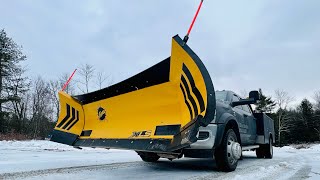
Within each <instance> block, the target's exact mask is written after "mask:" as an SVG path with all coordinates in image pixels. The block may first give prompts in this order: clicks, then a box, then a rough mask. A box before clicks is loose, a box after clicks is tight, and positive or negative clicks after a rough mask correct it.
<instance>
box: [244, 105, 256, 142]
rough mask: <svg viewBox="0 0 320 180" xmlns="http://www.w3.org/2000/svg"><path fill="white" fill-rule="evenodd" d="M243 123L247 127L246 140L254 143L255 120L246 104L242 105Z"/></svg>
mask: <svg viewBox="0 0 320 180" xmlns="http://www.w3.org/2000/svg"><path fill="white" fill-rule="evenodd" d="M242 109H243V117H244V124H245V126H246V127H247V130H248V131H247V142H248V144H254V143H255V142H256V136H257V122H256V118H254V116H253V114H252V112H251V110H250V108H249V106H248V105H242Z"/></svg>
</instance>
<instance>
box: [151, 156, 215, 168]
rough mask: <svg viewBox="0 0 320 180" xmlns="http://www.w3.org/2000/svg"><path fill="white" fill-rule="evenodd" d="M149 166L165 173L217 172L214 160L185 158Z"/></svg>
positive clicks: (163, 161)
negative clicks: (178, 171) (179, 171)
mask: <svg viewBox="0 0 320 180" xmlns="http://www.w3.org/2000/svg"><path fill="white" fill-rule="evenodd" d="M151 164H152V166H149V167H150V168H152V169H153V170H157V171H159V170H164V171H177V170H181V171H212V170H216V171H218V169H217V166H216V162H215V160H213V159H189V158H183V159H179V160H173V161H169V160H166V159H160V160H159V161H158V162H156V163H151Z"/></svg>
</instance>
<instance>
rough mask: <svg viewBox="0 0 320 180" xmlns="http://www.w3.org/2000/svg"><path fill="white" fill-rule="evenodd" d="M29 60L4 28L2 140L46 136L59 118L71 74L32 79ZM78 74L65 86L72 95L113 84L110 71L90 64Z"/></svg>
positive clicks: (0, 36)
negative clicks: (60, 95)
mask: <svg viewBox="0 0 320 180" xmlns="http://www.w3.org/2000/svg"><path fill="white" fill-rule="evenodd" d="M26 60H27V57H26V56H25V55H24V54H23V53H22V47H21V46H19V45H18V44H16V43H15V42H14V41H13V40H12V38H10V37H8V36H7V33H6V32H5V30H4V29H2V30H0V140H3V139H12V138H14V139H31V138H33V139H34V138H41V139H43V138H45V137H47V136H48V134H49V133H50V132H51V131H52V129H53V128H54V126H55V123H56V121H57V119H58V117H59V112H60V111H59V110H60V109H59V108H60V107H59V99H58V91H59V90H61V88H62V86H63V84H64V83H65V82H66V81H67V80H68V78H69V76H70V75H69V74H68V73H64V74H62V75H61V76H60V77H58V78H57V79H52V80H46V79H44V78H42V77H41V76H38V77H34V78H29V77H27V75H26V69H25V67H23V66H22V62H23V61H26ZM77 75H78V78H75V79H74V80H73V81H71V82H70V83H69V85H68V86H67V88H66V89H65V91H66V92H67V93H68V94H71V95H74V94H81V93H87V92H89V91H92V90H97V89H101V88H103V87H104V86H106V85H109V84H110V83H111V78H110V77H109V76H108V75H107V74H105V73H104V72H103V71H97V70H96V69H95V68H94V67H93V66H92V65H89V64H84V65H82V66H81V67H80V68H79V69H78V71H77ZM93 88H95V89H93Z"/></svg>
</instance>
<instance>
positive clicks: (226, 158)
mask: <svg viewBox="0 0 320 180" xmlns="http://www.w3.org/2000/svg"><path fill="white" fill-rule="evenodd" d="M231 141H233V142H238V139H237V135H236V133H235V132H234V130H233V129H228V130H227V131H226V133H225V135H224V137H223V139H222V142H221V146H220V147H218V148H217V149H216V151H215V160H216V164H217V167H218V169H219V170H220V171H224V172H230V171H234V170H235V169H236V168H237V165H238V159H235V158H233V156H232V155H230V153H231V152H229V150H228V149H230V148H228V145H229V146H230V142H231Z"/></svg>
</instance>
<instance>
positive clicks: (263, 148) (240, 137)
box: [138, 91, 275, 172]
mask: <svg viewBox="0 0 320 180" xmlns="http://www.w3.org/2000/svg"><path fill="white" fill-rule="evenodd" d="M215 94H216V113H215V114H216V115H215V117H214V119H213V120H212V121H211V123H210V124H209V125H208V126H206V127H200V128H199V132H198V135H197V139H198V140H197V142H195V143H193V144H191V145H190V147H187V148H185V149H183V151H182V154H183V155H184V157H190V158H214V159H215V161H216V165H217V167H218V169H219V170H221V171H226V172H228V171H234V170H235V169H236V167H237V163H238V160H239V159H241V158H242V151H244V150H255V151H256V155H257V157H258V158H268V159H271V158H272V157H273V143H274V142H275V132H274V123H273V120H272V119H271V118H270V117H268V116H267V115H266V114H265V113H256V112H254V111H253V109H252V107H251V105H250V104H253V103H254V102H255V101H256V100H258V99H259V97H258V96H259V95H258V92H257V91H251V92H250V98H249V99H241V98H240V96H238V95H237V94H236V93H234V92H232V91H216V92H215ZM138 154H139V155H140V156H141V158H142V160H144V161H147V162H155V161H157V160H158V159H159V158H160V157H166V156H165V155H161V154H160V155H157V154H154V153H145V152H138ZM182 154H180V155H179V157H182ZM174 158H177V157H174V156H173V157H171V158H170V157H169V159H171V160H172V159H174Z"/></svg>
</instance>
